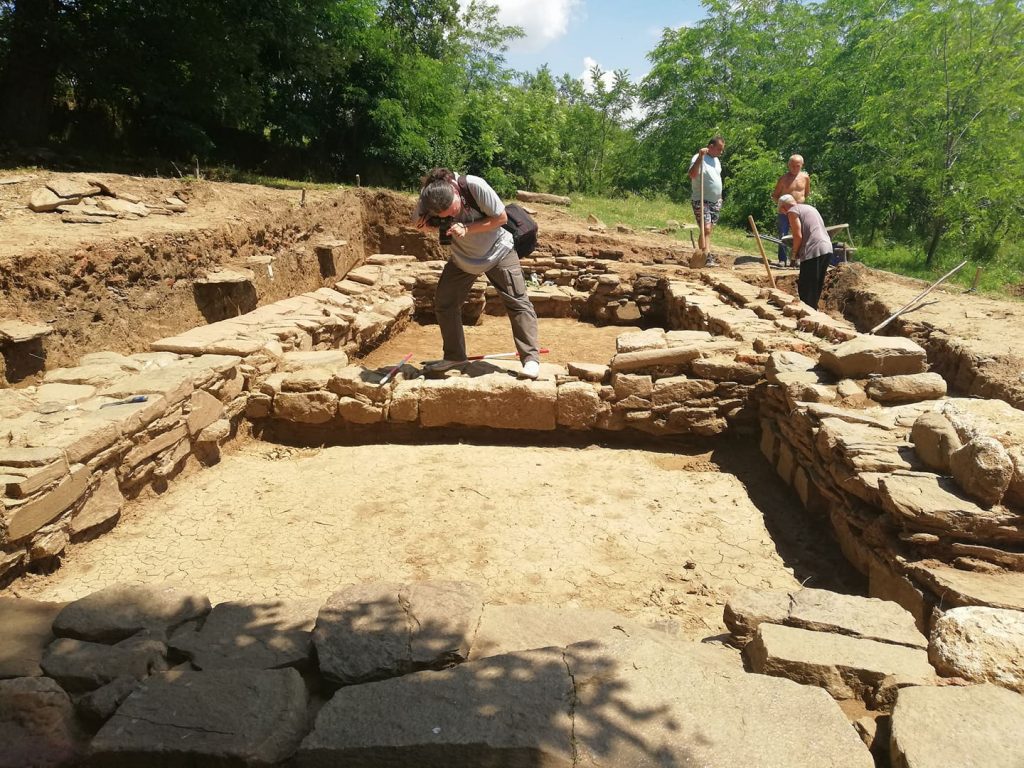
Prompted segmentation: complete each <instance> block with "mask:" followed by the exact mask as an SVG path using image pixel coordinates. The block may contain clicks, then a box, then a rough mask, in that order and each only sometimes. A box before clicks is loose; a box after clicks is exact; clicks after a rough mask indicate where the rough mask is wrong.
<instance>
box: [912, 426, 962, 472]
mask: <svg viewBox="0 0 1024 768" xmlns="http://www.w3.org/2000/svg"><path fill="white" fill-rule="evenodd" d="M910 440H911V442H912V443H913V444H914V451H915V452H916V453H917V456H918V458H919V459H921V461H922V463H923V464H924V465H925V466H926V467H928V468H929V469H931V470H934V471H935V472H938V473H939V474H943V475H946V474H949V457H950V456H951V455H952V454H953V452H954V451H956V450H957V449H958V448H960V446H962V445H963V442H962V441H961V440H960V436H959V435H958V434H957V431H956V429H955V428H954V427H953V424H952V423H951V422H950V421H949V419H947V418H946V417H945V416H943V415H942V414H941V413H935V412H928V413H923V414H921V415H920V416H918V417H917V420H916V421H915V422H914V426H913V427H912V428H911V431H910Z"/></svg>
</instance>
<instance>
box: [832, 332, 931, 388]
mask: <svg viewBox="0 0 1024 768" xmlns="http://www.w3.org/2000/svg"><path fill="white" fill-rule="evenodd" d="M819 363H820V364H821V366H822V367H823V368H825V369H826V370H828V371H831V372H832V373H834V374H835V375H836V376H839V377H840V378H844V379H863V378H867V376H868V375H869V374H872V373H879V374H881V375H883V376H899V375H903V374H910V373H922V372H923V371H925V370H926V368H927V366H928V355H927V354H926V353H925V351H924V349H923V348H922V347H921V345H920V344H918V343H917V342H915V341H912V340H911V339H907V338H904V337H902V336H870V335H867V334H864V335H861V336H858V337H857V338H855V339H851V340H850V341H844V342H843V343H842V344H838V345H836V346H835V347H833V348H831V349H825V350H823V351H822V353H821V358H820V360H819Z"/></svg>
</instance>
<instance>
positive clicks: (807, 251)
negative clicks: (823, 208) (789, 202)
mask: <svg viewBox="0 0 1024 768" xmlns="http://www.w3.org/2000/svg"><path fill="white" fill-rule="evenodd" d="M789 210H790V212H792V213H795V214H796V217H797V218H798V219H799V220H800V234H801V237H802V238H803V239H802V240H801V241H800V253H798V254H796V258H797V259H798V260H799V261H808V260H810V259H816V258H818V257H819V256H825V255H827V254H830V253H832V238H830V237H829V235H828V232H827V231H826V230H825V221H824V220H823V219H822V218H821V214H820V213H818V209H817V208H815V207H814V206H813V205H807V203H797V204H796V205H794V206H793V207H792V208H790V209H789Z"/></svg>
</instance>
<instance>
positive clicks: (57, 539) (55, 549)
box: [28, 527, 70, 563]
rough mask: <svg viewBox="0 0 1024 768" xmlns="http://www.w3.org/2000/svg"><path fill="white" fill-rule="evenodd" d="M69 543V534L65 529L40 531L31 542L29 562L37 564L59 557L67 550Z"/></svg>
mask: <svg viewBox="0 0 1024 768" xmlns="http://www.w3.org/2000/svg"><path fill="white" fill-rule="evenodd" d="M69 541H70V540H69V537H68V533H67V531H66V530H65V529H64V528H63V527H61V528H53V527H51V528H50V529H49V530H42V531H39V533H37V534H36V535H35V536H33V537H32V540H31V541H30V542H29V545H28V558H29V561H31V562H33V563H35V562H38V561H40V560H49V559H50V558H53V557H57V556H58V555H60V554H61V553H62V552H63V551H64V550H65V549H67V546H68V543H69Z"/></svg>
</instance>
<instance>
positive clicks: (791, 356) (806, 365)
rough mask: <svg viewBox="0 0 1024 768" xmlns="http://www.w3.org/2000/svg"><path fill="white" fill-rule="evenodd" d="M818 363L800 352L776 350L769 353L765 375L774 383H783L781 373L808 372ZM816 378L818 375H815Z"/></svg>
mask: <svg viewBox="0 0 1024 768" xmlns="http://www.w3.org/2000/svg"><path fill="white" fill-rule="evenodd" d="M816 364H817V363H816V362H815V361H814V360H812V359H811V358H809V357H806V356H805V355H801V354H800V353H799V352H791V351H789V350H776V351H774V352H772V353H771V354H770V355H768V362H767V363H765V366H764V375H765V378H766V379H768V381H770V382H771V383H772V384H781V383H782V381H781V380H780V379H779V374H780V373H806V372H808V371H810V370H812V369H813V368H814V366H815V365H816ZM814 378H815V380H816V379H817V375H815V377H814Z"/></svg>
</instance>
